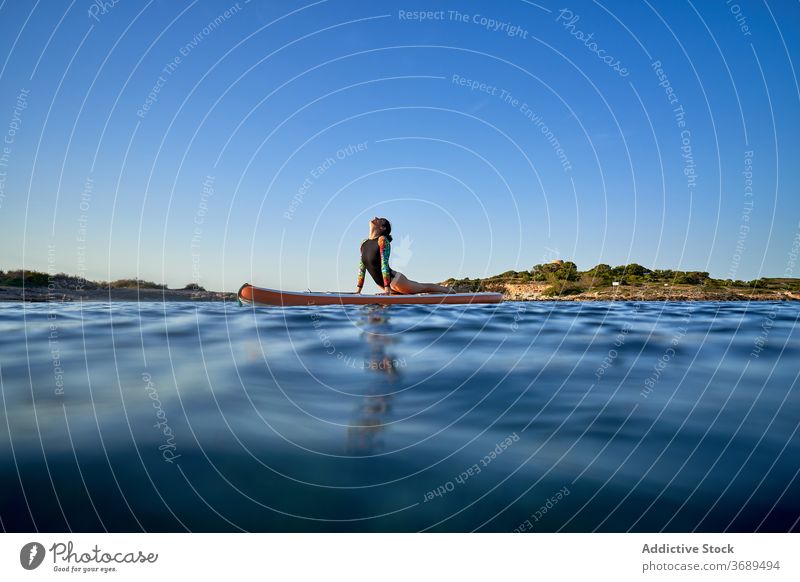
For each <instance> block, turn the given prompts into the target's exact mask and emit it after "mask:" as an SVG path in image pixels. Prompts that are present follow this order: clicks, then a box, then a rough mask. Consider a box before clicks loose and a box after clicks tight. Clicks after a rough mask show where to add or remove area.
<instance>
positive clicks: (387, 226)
mask: <svg viewBox="0 0 800 582" xmlns="http://www.w3.org/2000/svg"><path fill="white" fill-rule="evenodd" d="M381 220H382V221H383V236H385V237H386V238H387V239H388V240H389V242H392V223H391V222H389V219H388V218H381Z"/></svg>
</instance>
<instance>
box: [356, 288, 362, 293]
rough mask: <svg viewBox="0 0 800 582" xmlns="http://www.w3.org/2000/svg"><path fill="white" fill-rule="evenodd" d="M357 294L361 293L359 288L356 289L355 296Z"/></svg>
mask: <svg viewBox="0 0 800 582" xmlns="http://www.w3.org/2000/svg"><path fill="white" fill-rule="evenodd" d="M359 293H361V287H356V295H358V294H359Z"/></svg>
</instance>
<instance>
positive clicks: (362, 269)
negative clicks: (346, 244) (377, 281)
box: [356, 239, 367, 289]
mask: <svg viewBox="0 0 800 582" xmlns="http://www.w3.org/2000/svg"><path fill="white" fill-rule="evenodd" d="M365 240H367V239H364V240H362V241H361V244H362V245H363V244H364V241H365ZM358 256H359V259H358V283H356V287H357V288H359V289H361V288H362V287H363V286H364V273H366V272H367V268H366V267H365V266H364V259H363V258H362V257H361V249H360V248H359V251H358Z"/></svg>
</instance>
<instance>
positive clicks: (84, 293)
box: [0, 283, 800, 303]
mask: <svg viewBox="0 0 800 582" xmlns="http://www.w3.org/2000/svg"><path fill="white" fill-rule="evenodd" d="M489 287H490V286H489ZM546 287H547V286H546V285H543V284H537V283H521V284H505V285H503V289H502V291H501V292H502V293H503V299H504V300H505V301H577V302H596V301H653V302H657V301H682V302H692V301H724V302H741V301H798V300H800V293H793V292H790V291H779V290H772V289H739V288H725V289H702V288H697V287H696V286H692V285H673V286H670V287H663V286H662V287H655V286H648V287H622V288H620V287H612V288H605V289H598V290H591V291H586V292H582V293H577V294H572V295H562V296H558V295H556V296H552V295H547V294H545V290H546ZM487 290H488V288H487ZM498 290H500V289H498ZM81 301H83V302H103V301H106V302H107V301H111V302H132V301H137V302H138V301H155V302H176V301H188V302H198V303H208V302H231V303H235V302H237V297H236V293H227V292H223V291H205V290H203V291H199V290H191V289H141V288H140V289H136V288H108V287H103V288H97V289H49V288H48V287H28V286H26V287H25V288H22V287H13V286H0V302H7V303H48V302H50V303H78V302H81Z"/></svg>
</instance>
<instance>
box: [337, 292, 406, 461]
mask: <svg viewBox="0 0 800 582" xmlns="http://www.w3.org/2000/svg"><path fill="white" fill-rule="evenodd" d="M366 315H367V318H366V323H365V325H364V329H363V331H362V334H363V337H364V338H365V339H366V341H367V347H368V351H367V354H366V357H365V358H364V364H363V366H364V373H365V374H367V375H368V382H367V391H366V394H365V396H364V400H363V401H362V402H361V403H360V404H359V406H358V407H357V408H356V412H355V418H354V419H353V421H352V422H351V423H350V426H349V427H348V429H347V452H348V453H350V454H354V455H368V454H371V453H373V452H375V451H377V450H380V449H382V448H383V447H384V443H383V440H382V439H381V438H380V437H381V434H382V432H383V430H384V428H385V426H386V421H387V417H388V416H389V414H390V412H391V408H392V393H393V392H395V390H396V388H395V387H396V384H397V382H398V381H399V380H400V371H399V369H398V367H399V365H400V362H399V361H398V360H397V359H395V358H394V357H392V355H391V354H390V353H389V348H390V346H391V345H392V344H393V343H394V341H395V340H394V337H393V336H392V333H391V325H390V323H389V308H386V307H370V308H369V309H368V310H367V313H366Z"/></svg>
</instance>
